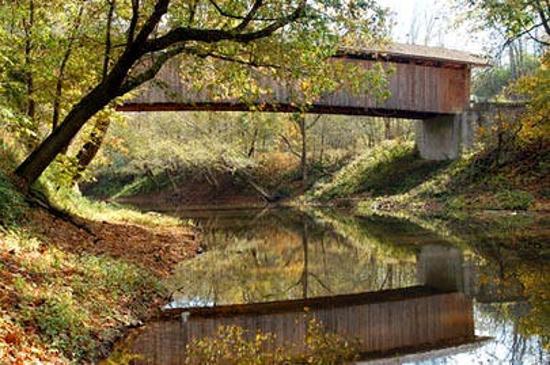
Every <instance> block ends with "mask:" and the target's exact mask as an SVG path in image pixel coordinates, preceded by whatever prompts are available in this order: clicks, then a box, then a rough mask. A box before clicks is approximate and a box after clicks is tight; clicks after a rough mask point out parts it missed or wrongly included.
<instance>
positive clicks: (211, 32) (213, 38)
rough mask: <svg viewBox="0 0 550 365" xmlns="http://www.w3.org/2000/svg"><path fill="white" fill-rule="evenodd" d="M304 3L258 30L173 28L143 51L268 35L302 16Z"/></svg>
mask: <svg viewBox="0 0 550 365" xmlns="http://www.w3.org/2000/svg"><path fill="white" fill-rule="evenodd" d="M165 1H168V0H165ZM305 3H306V1H305V0H302V1H301V2H300V5H299V6H298V7H297V8H296V9H295V10H294V11H293V12H292V13H290V14H288V15H287V16H284V17H281V18H279V19H278V20H276V21H274V22H273V23H271V24H270V25H267V26H266V27H264V28H262V29H260V30H257V31H253V32H248V33H239V32H237V31H235V30H221V29H197V28H192V27H179V28H175V29H173V30H171V31H170V32H168V33H166V34H165V35H163V36H161V37H159V38H156V39H153V40H150V41H147V42H145V45H144V47H143V48H144V52H145V53H150V52H156V51H160V50H162V49H165V48H167V47H170V46H171V45H174V44H177V43H181V42H186V41H199V42H204V43H216V42H220V41H223V40H231V41H234V42H239V43H248V42H251V41H254V40H257V39H260V38H264V37H268V36H270V35H271V34H272V33H274V32H275V31H277V30H278V29H280V28H282V27H284V26H285V25H287V24H289V23H291V22H293V21H295V20H296V19H298V18H300V17H302V16H303V14H304V9H305Z"/></svg>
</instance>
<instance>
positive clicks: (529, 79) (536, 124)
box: [512, 52, 550, 142]
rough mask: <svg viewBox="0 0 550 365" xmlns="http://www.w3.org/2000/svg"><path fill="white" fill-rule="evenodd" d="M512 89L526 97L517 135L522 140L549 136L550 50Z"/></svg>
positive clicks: (531, 140) (534, 139)
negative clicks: (524, 109) (524, 110)
mask: <svg viewBox="0 0 550 365" xmlns="http://www.w3.org/2000/svg"><path fill="white" fill-rule="evenodd" d="M512 90H514V91H516V92H518V93H520V94H522V95H524V96H526V97H527V110H526V112H525V113H524V114H523V115H522V116H521V118H520V123H521V127H522V128H521V130H520V132H519V137H520V139H521V140H522V141H523V142H534V141H537V140H541V139H542V140H548V139H549V138H550V52H546V53H545V54H544V55H543V57H542V60H541V66H540V68H539V70H537V72H535V73H534V74H533V75H529V76H525V77H522V78H520V79H519V80H518V81H517V82H516V83H515V84H514V85H513V87H512Z"/></svg>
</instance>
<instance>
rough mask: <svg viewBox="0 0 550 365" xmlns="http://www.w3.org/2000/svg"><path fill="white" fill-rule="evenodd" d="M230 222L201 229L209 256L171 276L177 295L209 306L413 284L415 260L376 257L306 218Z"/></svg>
mask: <svg viewBox="0 0 550 365" xmlns="http://www.w3.org/2000/svg"><path fill="white" fill-rule="evenodd" d="M218 223H220V222H218ZM234 223H235V224H230V225H229V226H228V225H223V227H224V228H213V227H209V228H207V229H205V232H204V235H203V238H202V239H203V241H204V242H205V245H206V246H207V248H208V251H207V253H206V254H204V255H202V256H201V257H199V258H197V259H195V260H191V261H189V262H186V263H184V264H183V265H182V266H181V267H180V268H179V270H178V272H177V274H176V275H175V276H174V279H173V285H174V287H177V288H180V290H179V292H180V293H181V294H182V295H184V296H185V297H187V298H201V299H202V301H203V302H208V303H236V302H258V301H269V300H281V299H293V298H302V297H313V296H322V295H333V294H343V293H354V292H361V291H369V290H380V289H388V288H395V287H403V286H409V285H414V284H415V283H416V276H415V273H416V269H415V264H414V260H405V261H400V260H397V259H395V258H393V257H391V255H388V256H387V257H381V256H380V255H379V248H377V249H374V248H375V245H374V244H373V243H372V242H367V241H366V240H363V242H360V243H359V244H358V242H357V241H353V240H350V239H349V238H347V237H344V236H342V235H339V234H335V232H334V231H333V230H331V229H329V228H327V227H326V226H324V225H322V224H318V223H316V222H315V221H313V220H312V219H310V218H309V217H307V216H300V215H293V216H292V217H285V216H273V215H266V216H264V217H261V218H260V219H258V220H256V221H255V222H254V224H253V225H250V224H242V223H241V224H237V221H236V220H235V221H234ZM203 227H204V226H203ZM371 240H372V239H371Z"/></svg>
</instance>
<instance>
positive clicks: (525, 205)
mask: <svg viewBox="0 0 550 365" xmlns="http://www.w3.org/2000/svg"><path fill="white" fill-rule="evenodd" d="M495 200H496V207H497V208H500V209H512V210H516V209H518V210H527V209H529V207H530V206H531V205H532V204H533V203H534V201H535V198H534V197H533V195H532V194H531V193H529V192H527V191H523V190H519V189H518V190H500V191H498V192H497V193H496V194H495Z"/></svg>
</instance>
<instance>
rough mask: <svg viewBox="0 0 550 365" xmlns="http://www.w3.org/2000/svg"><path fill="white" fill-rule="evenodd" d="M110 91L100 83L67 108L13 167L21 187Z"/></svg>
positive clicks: (66, 142) (64, 144)
mask: <svg viewBox="0 0 550 365" xmlns="http://www.w3.org/2000/svg"><path fill="white" fill-rule="evenodd" d="M112 93H113V91H112V90H109V88H108V87H107V86H106V85H105V84H100V85H98V86H97V87H96V88H95V89H93V90H92V91H91V92H90V93H89V94H88V95H86V96H85V97H84V98H82V100H81V101H80V102H79V103H78V104H76V105H75V106H74V107H73V108H72V109H71V111H70V112H69V114H68V115H67V117H66V118H65V120H64V121H63V123H61V125H60V126H59V127H58V128H57V129H56V130H55V131H53V132H52V133H51V134H50V135H49V136H48V137H47V138H46V139H45V140H44V141H43V142H42V143H41V144H40V145H39V146H38V147H37V148H36V149H35V150H34V151H33V152H32V153H31V154H30V155H29V156H28V157H27V158H26V159H25V161H23V163H21V165H19V167H17V169H16V170H15V174H16V175H17V176H19V178H20V179H21V180H22V181H21V182H20V183H21V184H22V186H21V187H22V188H28V187H29V185H30V184H32V183H33V182H35V181H36V180H37V179H38V177H39V176H40V175H41V174H42V172H44V170H46V168H47V167H48V166H49V165H50V164H51V163H52V162H53V160H54V159H55V157H56V156H57V155H58V154H59V152H61V151H62V150H63V149H65V148H67V147H68V146H69V144H70V143H71V140H72V139H73V138H74V137H75V136H76V134H77V133H78V132H79V131H80V129H81V128H82V126H83V125H84V124H85V123H86V122H87V121H88V120H89V119H90V118H91V117H93V116H94V115H95V114H96V113H97V112H98V111H100V110H101V109H102V108H103V107H105V106H106V105H107V104H108V103H109V102H110V101H111V100H112V99H113V97H114V96H115V95H111V94H112Z"/></svg>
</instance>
